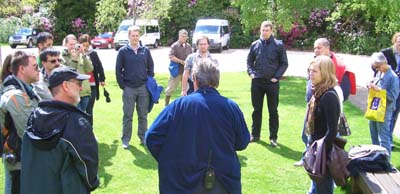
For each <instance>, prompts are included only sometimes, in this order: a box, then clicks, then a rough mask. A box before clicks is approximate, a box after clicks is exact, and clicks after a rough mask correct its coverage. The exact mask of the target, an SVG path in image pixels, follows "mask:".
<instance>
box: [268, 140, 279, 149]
mask: <svg viewBox="0 0 400 194" xmlns="http://www.w3.org/2000/svg"><path fill="white" fill-rule="evenodd" d="M269 141H270V143H271V146H272V147H276V146H278V143H277V142H276V140H274V139H271V140H269Z"/></svg>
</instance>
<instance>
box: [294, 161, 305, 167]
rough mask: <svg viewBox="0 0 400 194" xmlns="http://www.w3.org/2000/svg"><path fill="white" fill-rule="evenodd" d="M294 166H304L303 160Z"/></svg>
mask: <svg viewBox="0 0 400 194" xmlns="http://www.w3.org/2000/svg"><path fill="white" fill-rule="evenodd" d="M293 165H294V166H303V160H299V161H297V162H295V163H294V164H293Z"/></svg>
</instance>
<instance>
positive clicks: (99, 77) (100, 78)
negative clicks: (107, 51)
mask: <svg viewBox="0 0 400 194" xmlns="http://www.w3.org/2000/svg"><path fill="white" fill-rule="evenodd" d="M89 57H90V60H91V61H92V64H93V76H94V81H95V83H96V100H98V99H99V97H100V92H99V83H100V82H104V81H105V80H106V77H105V76H104V69H103V64H102V63H101V61H100V59H99V56H98V55H97V52H96V51H93V50H92V51H90V53H89Z"/></svg>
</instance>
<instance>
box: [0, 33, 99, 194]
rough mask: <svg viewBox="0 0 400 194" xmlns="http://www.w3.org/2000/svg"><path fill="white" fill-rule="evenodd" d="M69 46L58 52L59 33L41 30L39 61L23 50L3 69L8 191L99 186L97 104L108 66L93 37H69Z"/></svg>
mask: <svg viewBox="0 0 400 194" xmlns="http://www.w3.org/2000/svg"><path fill="white" fill-rule="evenodd" d="M78 42H79V44H77V43H78ZM63 45H64V47H65V49H64V50H63V51H61V52H60V51H59V50H57V49H55V48H53V36H52V35H51V34H50V33H47V32H41V33H39V35H38V39H37V48H38V51H39V52H38V57H36V56H35V55H34V54H30V53H27V52H24V51H16V52H14V53H13V54H10V55H8V56H6V58H5V60H4V63H3V64H2V71H1V82H2V86H1V92H0V94H1V98H0V125H1V127H2V133H1V143H2V145H1V146H0V148H1V149H0V151H1V154H2V158H3V163H4V172H5V186H4V193H5V194H18V193H90V191H92V190H94V189H96V188H97V187H98V185H99V179H98V177H97V171H98V162H99V159H98V147H97V141H96V139H95V136H94V134H93V106H94V101H95V99H96V98H97V99H98V97H99V85H102V86H104V85H105V82H104V81H105V76H104V71H103V67H102V64H101V61H100V60H99V57H98V55H97V53H96V52H95V51H93V50H92V49H91V48H90V37H89V35H86V34H85V35H82V36H80V37H79V40H77V38H76V37H75V36H74V35H72V34H70V35H67V36H66V37H65V39H64V41H63ZM54 169H57V170H54ZM38 175H40V176H39V177H40V178H35V177H37V176H38Z"/></svg>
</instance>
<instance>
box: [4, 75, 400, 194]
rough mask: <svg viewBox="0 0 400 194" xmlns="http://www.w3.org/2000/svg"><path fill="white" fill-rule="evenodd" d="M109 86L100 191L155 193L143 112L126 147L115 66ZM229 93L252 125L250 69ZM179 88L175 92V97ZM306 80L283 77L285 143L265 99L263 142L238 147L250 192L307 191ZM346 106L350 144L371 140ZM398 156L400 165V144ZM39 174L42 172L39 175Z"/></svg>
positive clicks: (102, 107)
mask: <svg viewBox="0 0 400 194" xmlns="http://www.w3.org/2000/svg"><path fill="white" fill-rule="evenodd" d="M156 79H157V80H158V82H159V84H160V85H162V86H166V85H167V81H168V75H167V74H157V75H156ZM106 83H107V89H108V91H109V92H110V94H111V98H112V102H111V103H106V102H105V99H104V97H103V96H102V97H101V98H100V100H99V101H97V102H96V104H95V115H94V118H95V119H94V120H95V123H94V131H95V134H96V136H97V140H98V143H99V151H100V168H99V176H100V180H101V186H100V188H98V189H97V190H96V191H95V192H94V193H98V194H100V193H104V194H110V193H113V194H114V193H115V194H120V193H121V194H123V193H124V194H125V193H126V194H127V193H129V194H131V193H132V194H154V193H158V174H157V163H156V161H155V160H154V159H153V158H152V156H151V155H150V153H149V152H148V151H147V150H146V148H145V147H143V146H140V145H139V139H138V138H137V136H136V133H137V115H136V113H135V114H134V124H133V126H134V129H133V136H132V141H131V147H130V149H129V150H124V149H122V147H121V142H120V136H121V126H122V100H121V99H122V98H121V90H120V89H119V88H118V86H117V83H116V81H115V76H114V73H113V72H108V73H107V80H106ZM218 90H219V91H220V93H221V94H222V95H224V96H227V97H229V98H232V99H233V100H234V101H235V102H237V103H238V104H239V106H240V108H241V109H242V111H243V113H244V115H245V117H246V121H247V126H248V128H249V129H250V128H251V113H252V106H251V100H250V99H251V98H250V80H249V78H248V76H247V74H246V73H245V72H240V73H223V74H222V75H221V82H220V86H219V89H218ZM178 94H179V91H177V92H175V96H174V97H175V98H176V97H178ZM304 95H305V80H303V79H301V78H293V77H289V78H287V79H285V80H282V81H281V90H280V104H279V115H280V127H279V133H278V136H279V137H278V144H279V147H277V148H273V147H271V146H269V141H268V136H269V132H268V130H267V126H268V114H267V109H266V104H265V103H264V110H265V111H264V116H263V118H264V119H263V125H262V132H261V140H262V141H261V142H260V143H253V144H249V146H248V147H247V149H246V150H244V151H241V152H238V155H239V159H240V161H241V164H242V187H243V193H244V194H266V193H277V194H281V193H287V194H295V193H299V194H300V193H301V194H304V193H306V191H307V189H308V187H309V184H310V179H309V178H308V176H307V175H306V173H305V171H304V169H303V168H302V167H294V166H293V163H294V162H295V161H297V160H299V159H300V158H301V154H302V151H303V150H304V145H303V143H302V141H301V136H300V133H301V129H302V125H303V119H304V114H305V101H304ZM163 107H164V93H163V95H162V96H161V99H160V104H158V105H156V106H155V107H154V108H153V111H152V112H151V113H150V114H149V116H148V121H149V126H150V125H151V123H152V121H153V120H154V119H155V117H156V116H157V114H158V113H159V112H160V111H161V110H162V109H163ZM345 112H346V116H347V119H348V122H349V124H350V127H351V130H352V135H351V136H350V137H349V138H348V144H347V149H349V147H350V146H351V145H358V144H369V143H370V135H369V129H368V121H367V120H366V119H364V117H363V113H362V112H361V111H360V110H359V109H358V108H356V107H354V106H353V105H351V104H350V103H348V102H346V103H345ZM395 145H396V149H395V150H394V152H393V156H392V161H393V163H394V165H395V166H396V167H399V166H400V160H399V159H400V154H399V150H400V149H399V147H400V142H399V141H398V139H396V142H395ZM37 177H38V178H39V177H40V175H37ZM3 179H4V172H3V168H0V192H2V191H3V185H4V180H3ZM346 190H347V192H348V190H349V187H347V188H346V189H344V190H342V189H341V188H337V189H336V190H335V193H346Z"/></svg>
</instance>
